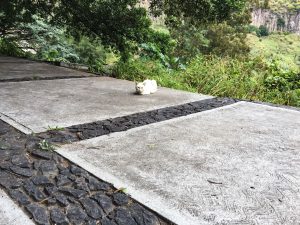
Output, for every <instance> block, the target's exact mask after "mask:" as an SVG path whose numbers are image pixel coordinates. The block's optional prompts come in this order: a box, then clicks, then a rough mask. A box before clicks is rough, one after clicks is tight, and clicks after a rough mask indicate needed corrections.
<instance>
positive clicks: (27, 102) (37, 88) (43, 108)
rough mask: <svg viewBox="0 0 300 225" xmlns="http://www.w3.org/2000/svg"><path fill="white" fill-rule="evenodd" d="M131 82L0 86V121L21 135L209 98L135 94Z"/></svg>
mask: <svg viewBox="0 0 300 225" xmlns="http://www.w3.org/2000/svg"><path fill="white" fill-rule="evenodd" d="M134 90H135V85H134V83H133V82H129V81H124V80H117V79H113V78H108V77H93V78H76V79H62V80H38V81H24V82H9V83H0V99H1V103H0V118H1V119H2V120H4V121H6V122H8V123H9V124H11V125H13V126H15V127H16V128H18V129H20V130H21V131H23V132H24V133H31V132H42V131H46V130H47V129H48V127H49V126H50V127H56V126H59V127H67V126H71V125H76V124H82V123H88V122H94V121H98V120H104V119H109V118H114V117H118V116H125V115H129V114H133V113H138V112H144V111H149V110H154V109H158V108H164V107H167V106H174V105H179V104H183V103H188V102H193V101H198V100H202V99H207V98H211V97H210V96H205V95H200V94H193V93H189V92H184V91H176V90H172V89H167V88H159V90H158V92H157V93H156V94H154V95H150V96H140V95H135V94H134Z"/></svg>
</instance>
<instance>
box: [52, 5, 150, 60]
mask: <svg viewBox="0 0 300 225" xmlns="http://www.w3.org/2000/svg"><path fill="white" fill-rule="evenodd" d="M137 3H138V1H137V0H123V1H119V0H106V1H94V0H86V1H81V0H62V1H60V7H59V8H58V9H57V11H56V12H57V14H56V22H58V23H60V24H64V25H66V26H67V28H68V30H69V31H70V32H71V33H72V34H73V35H74V36H75V37H76V36H77V35H78V34H80V35H82V34H84V35H86V36H88V37H91V38H95V37H97V38H99V39H100V40H101V41H102V44H104V45H105V46H110V47H111V48H113V49H115V50H118V51H119V53H120V54H121V56H122V59H123V60H127V59H128V58H129V57H130V55H131V54H132V53H134V52H135V51H137V50H138V45H139V44H141V43H145V42H147V38H148V37H149V32H150V25H151V22H150V19H149V17H148V15H147V12H146V9H144V8H140V7H137Z"/></svg>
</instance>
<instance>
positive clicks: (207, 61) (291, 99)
mask: <svg viewBox="0 0 300 225" xmlns="http://www.w3.org/2000/svg"><path fill="white" fill-rule="evenodd" d="M114 75H115V76H116V77H118V78H121V79H127V80H135V81H138V80H144V79H155V80H157V81H158V83H159V85H161V86H164V87H170V88H175V89H181V90H187V91H192V92H199V93H202V94H208V95H213V96H220V97H232V98H237V99H245V100H255V101H266V102H272V103H276V104H285V105H292V106H300V75H299V74H297V72H295V71H286V70H284V69H281V68H280V66H279V62H277V61H275V60H274V61H272V62H270V63H267V62H266V61H265V60H264V59H263V58H260V57H256V58H252V59H249V58H233V57H218V56H214V55H208V56H203V55H199V56H197V57H195V58H194V59H192V60H191V61H190V62H189V63H188V64H187V65H186V69H185V70H172V69H167V68H165V67H164V66H163V65H161V64H160V63H159V62H158V61H153V60H147V59H143V60H141V59H134V60H130V61H128V62H120V63H118V64H117V65H116V67H115V69H114Z"/></svg>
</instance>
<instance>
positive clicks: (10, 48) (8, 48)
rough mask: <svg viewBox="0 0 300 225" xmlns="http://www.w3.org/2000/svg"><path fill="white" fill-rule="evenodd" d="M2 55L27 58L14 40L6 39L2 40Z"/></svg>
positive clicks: (0, 41)
mask: <svg viewBox="0 0 300 225" xmlns="http://www.w3.org/2000/svg"><path fill="white" fill-rule="evenodd" d="M0 54H2V55H7V56H21V57H23V56H25V53H24V52H23V51H22V49H21V48H20V47H19V46H18V45H17V44H16V43H15V42H14V41H13V40H9V39H5V38H0Z"/></svg>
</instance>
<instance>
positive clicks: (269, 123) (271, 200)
mask: <svg viewBox="0 0 300 225" xmlns="http://www.w3.org/2000/svg"><path fill="white" fill-rule="evenodd" d="M299 150H300V113H299V112H298V111H292V110H287V109H281V108H275V107H270V106H265V105H259V104H253V103H245V102H241V103H236V104H234V105H231V106H225V107H222V108H218V109H214V110H211V111H206V112H201V113H197V114H193V115H190V116H187V117H181V118H177V119H172V120H169V121H165V122H160V123H155V124H152V125H147V126H144V127H141V128H135V129H131V130H129V131H126V132H122V133H115V134H111V135H107V136H102V137H98V138H93V139H90V140H86V141H82V142H78V143H75V144H70V145H65V146H63V147H61V148H60V149H58V150H57V152H59V153H60V154H61V155H63V156H65V157H66V158H68V159H70V160H71V161H73V162H75V163H77V164H79V165H80V166H81V167H83V168H84V169H86V170H88V171H90V172H92V173H93V174H95V175H96V176H98V177H100V178H101V179H104V180H105V181H108V182H111V183H113V184H114V185H115V186H116V187H117V188H120V187H123V188H124V187H125V188H127V191H128V193H129V194H131V195H132V196H133V197H134V198H135V199H137V200H138V201H140V202H142V203H143V204H145V205H146V206H148V207H150V208H152V209H153V210H155V211H157V212H159V213H160V214H162V215H163V216H165V217H167V218H169V219H171V220H172V221H174V222H176V223H177V224H179V225H195V224H214V225H217V224H218V225H219V224H226V225H227V224H255V225H260V224H282V225H298V224H299V221H300V191H299V190H300V155H299Z"/></svg>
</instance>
